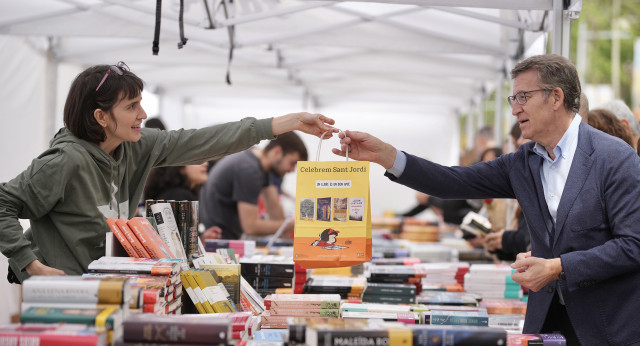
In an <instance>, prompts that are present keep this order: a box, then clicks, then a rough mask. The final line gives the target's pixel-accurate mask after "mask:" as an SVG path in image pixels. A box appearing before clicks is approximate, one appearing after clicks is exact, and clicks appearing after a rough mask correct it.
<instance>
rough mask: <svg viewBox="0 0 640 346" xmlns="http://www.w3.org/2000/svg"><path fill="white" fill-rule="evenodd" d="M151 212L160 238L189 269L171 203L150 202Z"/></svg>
mask: <svg viewBox="0 0 640 346" xmlns="http://www.w3.org/2000/svg"><path fill="white" fill-rule="evenodd" d="M151 212H152V213H153V218H154V219H155V220H156V224H157V225H158V234H160V238H162V241H164V242H165V244H167V246H168V247H169V250H171V252H172V253H173V254H174V255H175V256H176V258H180V259H181V260H182V266H183V269H184V270H187V269H189V264H188V261H187V254H186V253H185V252H184V246H183V245H182V238H180V231H179V230H178V223H177V222H176V219H175V217H174V216H173V209H171V204H169V203H156V204H152V205H151ZM185 264H186V268H185Z"/></svg>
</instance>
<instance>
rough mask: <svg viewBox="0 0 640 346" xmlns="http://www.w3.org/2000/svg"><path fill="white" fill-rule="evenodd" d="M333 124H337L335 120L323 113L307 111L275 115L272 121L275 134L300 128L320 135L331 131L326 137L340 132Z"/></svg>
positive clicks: (317, 135) (299, 129) (305, 131)
mask: <svg viewBox="0 0 640 346" xmlns="http://www.w3.org/2000/svg"><path fill="white" fill-rule="evenodd" d="M333 124H335V120H333V119H331V118H328V117H326V116H324V115H322V114H312V113H307V112H301V113H290V114H287V115H283V116H279V117H275V118H273V120H272V123H271V125H272V130H273V134H274V135H275V136H277V135H280V134H283V133H285V132H289V131H293V130H298V131H302V132H304V133H308V134H310V135H314V136H316V137H320V136H322V134H323V133H325V132H327V131H329V133H327V134H326V135H325V137H324V138H325V139H326V138H331V136H332V135H333V133H334V132H338V129H336V128H333V127H332V126H331V125H333Z"/></svg>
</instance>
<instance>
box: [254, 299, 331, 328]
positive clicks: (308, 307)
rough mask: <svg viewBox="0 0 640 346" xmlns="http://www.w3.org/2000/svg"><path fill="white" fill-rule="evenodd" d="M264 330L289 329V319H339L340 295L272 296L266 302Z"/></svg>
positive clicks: (263, 318) (262, 324)
mask: <svg viewBox="0 0 640 346" xmlns="http://www.w3.org/2000/svg"><path fill="white" fill-rule="evenodd" d="M264 303H265V307H266V308H267V310H266V311H265V312H263V313H262V315H261V327H262V328H279V329H284V328H288V323H287V318H288V317H336V318H337V317H338V316H339V315H340V295H338V294H271V295H269V296H267V297H266V298H265V300H264Z"/></svg>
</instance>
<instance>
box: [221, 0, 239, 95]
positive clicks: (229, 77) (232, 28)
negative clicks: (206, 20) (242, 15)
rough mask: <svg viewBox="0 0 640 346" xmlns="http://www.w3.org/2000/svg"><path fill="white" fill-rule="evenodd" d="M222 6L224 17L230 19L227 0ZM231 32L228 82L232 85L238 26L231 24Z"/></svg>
mask: <svg viewBox="0 0 640 346" xmlns="http://www.w3.org/2000/svg"><path fill="white" fill-rule="evenodd" d="M222 8H223V10H224V17H225V18H226V19H229V10H228V8H227V0H222ZM227 32H228V33H229V60H228V62H227V84H229V85H231V60H233V49H234V48H235V37H236V26H235V25H229V26H228V27H227Z"/></svg>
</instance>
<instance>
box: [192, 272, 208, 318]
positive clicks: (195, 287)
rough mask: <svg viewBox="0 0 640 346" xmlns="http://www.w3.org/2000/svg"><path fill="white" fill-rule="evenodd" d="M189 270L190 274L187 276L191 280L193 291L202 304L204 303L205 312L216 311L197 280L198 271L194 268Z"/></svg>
mask: <svg viewBox="0 0 640 346" xmlns="http://www.w3.org/2000/svg"><path fill="white" fill-rule="evenodd" d="M187 272H188V274H187V275H186V277H187V280H188V281H189V285H190V286H191V287H192V288H193V292H195V294H196V296H197V297H198V301H199V302H200V304H202V308H203V309H204V311H205V313H209V314H211V313H214V312H215V311H214V310H213V307H211V303H209V300H208V299H207V296H206V295H205V294H204V292H203V291H202V288H200V286H199V285H198V282H196V279H195V274H196V272H195V271H193V270H187Z"/></svg>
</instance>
